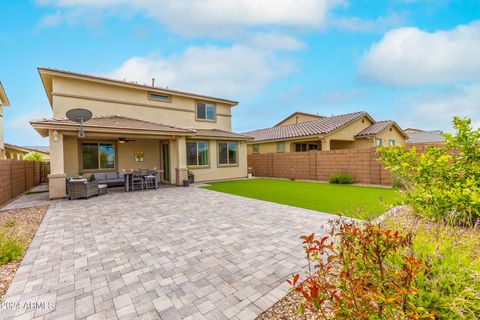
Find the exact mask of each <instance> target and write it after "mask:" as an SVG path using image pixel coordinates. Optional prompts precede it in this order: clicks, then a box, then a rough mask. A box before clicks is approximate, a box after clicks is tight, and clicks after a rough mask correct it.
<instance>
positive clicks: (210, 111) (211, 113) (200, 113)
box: [197, 102, 215, 121]
mask: <svg viewBox="0 0 480 320" xmlns="http://www.w3.org/2000/svg"><path fill="white" fill-rule="evenodd" d="M197 119H199V120H208V121H215V105H214V104H213V103H206V102H198V103H197Z"/></svg>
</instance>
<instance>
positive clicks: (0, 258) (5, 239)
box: [0, 221, 25, 265]
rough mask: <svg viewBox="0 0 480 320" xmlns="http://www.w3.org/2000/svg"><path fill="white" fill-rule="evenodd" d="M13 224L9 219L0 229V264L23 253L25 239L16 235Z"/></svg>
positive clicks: (16, 231)
mask: <svg viewBox="0 0 480 320" xmlns="http://www.w3.org/2000/svg"><path fill="white" fill-rule="evenodd" d="M15 225H16V223H13V224H12V223H11V221H9V222H7V223H6V224H5V225H4V226H3V227H2V228H1V229H0V265H3V264H6V263H8V262H10V261H13V260H16V259H18V257H20V256H21V255H22V254H23V247H24V246H25V241H24V239H21V238H20V237H19V236H18V230H16V228H15Z"/></svg>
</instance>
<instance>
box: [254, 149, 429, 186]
mask: <svg viewBox="0 0 480 320" xmlns="http://www.w3.org/2000/svg"><path fill="white" fill-rule="evenodd" d="M415 147H416V149H417V152H419V153H421V152H423V151H424V150H425V148H426V147H427V145H415ZM377 158H378V154H377V153H376V148H369V149H343V150H330V151H308V152H285V153H264V154H251V155H248V167H249V168H252V170H253V172H254V174H255V176H257V177H271V178H286V179H298V180H319V181H328V179H329V178H330V176H332V175H334V174H337V173H340V172H347V173H349V174H351V175H352V176H353V178H354V180H355V183H365V184H374V185H384V186H390V185H391V184H392V176H391V173H390V172H389V171H388V170H386V169H385V166H383V165H382V164H380V163H379V162H378V161H377Z"/></svg>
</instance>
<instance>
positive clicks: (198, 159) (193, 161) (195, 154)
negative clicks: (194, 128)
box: [187, 141, 208, 166]
mask: <svg viewBox="0 0 480 320" xmlns="http://www.w3.org/2000/svg"><path fill="white" fill-rule="evenodd" d="M187 165H189V166H206V165H208V142H204V141H197V142H187Z"/></svg>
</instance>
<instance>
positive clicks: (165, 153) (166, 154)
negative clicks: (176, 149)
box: [160, 141, 170, 183]
mask: <svg viewBox="0 0 480 320" xmlns="http://www.w3.org/2000/svg"><path fill="white" fill-rule="evenodd" d="M160 160H161V164H162V169H163V173H162V177H161V179H160V181H162V182H168V183H170V142H168V141H167V142H162V143H161V144H160Z"/></svg>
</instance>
